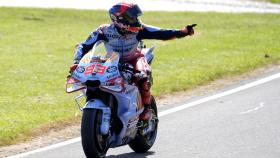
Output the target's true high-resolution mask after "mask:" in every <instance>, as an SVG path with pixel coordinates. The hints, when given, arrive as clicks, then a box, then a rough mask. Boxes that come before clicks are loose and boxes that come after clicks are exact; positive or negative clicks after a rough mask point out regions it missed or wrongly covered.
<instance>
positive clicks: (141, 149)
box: [129, 97, 158, 153]
mask: <svg viewBox="0 0 280 158" xmlns="http://www.w3.org/2000/svg"><path fill="white" fill-rule="evenodd" d="M151 108H152V110H153V118H152V120H151V121H153V123H154V125H155V127H154V130H153V131H151V132H150V133H148V134H147V135H142V134H140V133H138V134H137V136H136V137H135V139H134V140H133V141H132V142H130V143H129V147H130V148H131V149H132V150H133V151H135V152H136V153H145V152H147V151H148V150H149V149H150V148H151V147H152V146H153V145H154V143H155V141H156V136H157V129H158V114H157V106H156V102H155V99H154V97H152V104H151ZM151 121H150V122H149V124H150V123H151Z"/></svg>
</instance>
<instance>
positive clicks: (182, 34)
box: [176, 24, 196, 38]
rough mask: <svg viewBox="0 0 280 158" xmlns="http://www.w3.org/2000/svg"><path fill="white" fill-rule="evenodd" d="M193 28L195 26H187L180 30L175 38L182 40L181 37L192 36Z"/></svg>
mask: <svg viewBox="0 0 280 158" xmlns="http://www.w3.org/2000/svg"><path fill="white" fill-rule="evenodd" d="M195 26H196V24H192V25H187V26H186V27H185V28H183V29H182V30H180V33H179V34H178V35H177V36H176V37H177V38H182V37H186V36H192V35H193V34H194V29H193V28H194V27H195Z"/></svg>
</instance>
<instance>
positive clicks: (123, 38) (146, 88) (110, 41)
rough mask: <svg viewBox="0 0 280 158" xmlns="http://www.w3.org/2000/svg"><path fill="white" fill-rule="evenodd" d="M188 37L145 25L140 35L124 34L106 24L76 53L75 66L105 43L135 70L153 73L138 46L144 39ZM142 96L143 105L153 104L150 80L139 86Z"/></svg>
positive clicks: (78, 48) (179, 31)
mask: <svg viewBox="0 0 280 158" xmlns="http://www.w3.org/2000/svg"><path fill="white" fill-rule="evenodd" d="M184 36H186V35H185V34H184V33H183V32H182V31H181V30H172V29H161V28H157V27H154V26H149V25H145V24H143V29H142V30H140V31H139V32H138V33H127V34H123V33H120V31H118V29H117V28H116V26H115V25H114V24H113V23H112V24H104V25H101V26H100V27H98V28H97V29H96V30H95V31H93V32H92V33H91V34H90V36H89V37H88V38H87V40H86V41H84V42H82V43H80V44H79V45H78V46H77V48H76V52H75V58H74V64H77V63H79V61H80V60H81V59H82V57H83V56H84V55H85V54H86V53H87V52H88V51H90V50H91V49H92V47H93V45H94V44H95V43H96V42H100V41H103V42H104V45H105V47H106V49H109V50H113V51H114V52H118V53H123V54H121V56H122V57H123V60H124V61H125V62H128V63H130V64H132V65H133V67H134V69H135V70H137V71H140V72H143V73H145V74H149V73H150V72H151V68H150V66H149V64H148V63H147V61H146V60H145V58H144V54H143V53H141V50H140V49H139V47H138V45H139V43H140V41H141V40H144V39H158V40H169V39H174V38H181V37H184ZM137 85H138V87H139V90H140V93H141V96H142V103H143V104H144V105H146V106H148V105H150V104H151V93H150V88H151V84H150V83H149V81H148V79H147V78H146V79H144V80H141V82H139V84H137Z"/></svg>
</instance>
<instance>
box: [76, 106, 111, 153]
mask: <svg viewBox="0 0 280 158" xmlns="http://www.w3.org/2000/svg"><path fill="white" fill-rule="evenodd" d="M101 117H102V112H101V111H100V110H96V109H84V110H83V117H82V123H81V138H82V146H83V150H84V153H85V155H86V156H87V158H104V157H105V155H106V152H107V150H108V145H107V144H106V136H104V135H101V134H100V124H101Z"/></svg>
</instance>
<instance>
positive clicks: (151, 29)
mask: <svg viewBox="0 0 280 158" xmlns="http://www.w3.org/2000/svg"><path fill="white" fill-rule="evenodd" d="M192 34H193V30H187V27H186V28H184V29H181V30H176V29H162V28H158V27H155V26H150V25H145V24H144V25H143V29H142V30H140V31H139V33H138V35H137V39H138V40H143V39H158V40H170V39H174V38H182V37H185V36H187V35H192Z"/></svg>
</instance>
